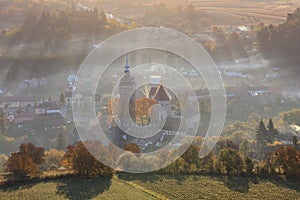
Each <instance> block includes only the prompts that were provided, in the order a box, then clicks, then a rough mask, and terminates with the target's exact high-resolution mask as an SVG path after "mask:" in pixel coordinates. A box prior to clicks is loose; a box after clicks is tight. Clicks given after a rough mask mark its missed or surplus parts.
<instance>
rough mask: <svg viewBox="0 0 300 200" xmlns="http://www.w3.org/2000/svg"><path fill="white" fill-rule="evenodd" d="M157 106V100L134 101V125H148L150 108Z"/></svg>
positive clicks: (142, 99)
mask: <svg viewBox="0 0 300 200" xmlns="http://www.w3.org/2000/svg"><path fill="white" fill-rule="evenodd" d="M154 104H157V100H155V99H150V98H141V99H138V100H136V101H135V117H136V123H137V124H140V125H148V124H150V115H149V114H150V109H151V106H153V105H154Z"/></svg>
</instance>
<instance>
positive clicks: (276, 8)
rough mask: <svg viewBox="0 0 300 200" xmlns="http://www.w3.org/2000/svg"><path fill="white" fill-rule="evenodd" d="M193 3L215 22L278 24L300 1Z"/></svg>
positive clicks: (202, 0) (233, 0)
mask: <svg viewBox="0 0 300 200" xmlns="http://www.w3.org/2000/svg"><path fill="white" fill-rule="evenodd" d="M190 2H191V4H192V5H193V6H194V7H195V8H197V9H201V10H204V11H205V12H206V13H207V14H208V16H209V18H210V19H211V20H212V21H213V22H216V23H214V24H220V25H224V24H232V25H237V24H243V25H245V24H257V23H258V22H264V23H265V24H270V23H272V24H278V23H281V22H283V21H285V19H286V15H287V13H292V12H294V10H295V9H296V8H297V7H298V6H299V3H296V2H293V1H290V2H287V1H271V2H270V1H241V0H227V1H219V0H214V1H205V0H192V1H190Z"/></svg>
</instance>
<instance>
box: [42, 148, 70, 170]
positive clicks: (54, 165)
mask: <svg viewBox="0 0 300 200" xmlns="http://www.w3.org/2000/svg"><path fill="white" fill-rule="evenodd" d="M64 155H65V152H64V151H58V150H56V149H50V150H49V151H46V152H45V162H43V164H42V168H43V169H45V170H56V169H58V168H59V167H60V166H61V162H62V161H63V158H64Z"/></svg>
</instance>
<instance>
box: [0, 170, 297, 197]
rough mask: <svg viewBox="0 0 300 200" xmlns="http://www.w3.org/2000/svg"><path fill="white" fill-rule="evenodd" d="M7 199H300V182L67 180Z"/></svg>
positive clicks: (10, 193) (12, 191)
mask: <svg viewBox="0 0 300 200" xmlns="http://www.w3.org/2000/svg"><path fill="white" fill-rule="evenodd" d="M2 199H3V200H4V199H5V200H6V199H22V200H23V199H24V200H31V199H39V200H40V199H55V200H56V199H57V200H60V199H113V200H115V199H116V200H122V199H129V200H131V199H138V200H143V199H184V200H186V199H264V200H268V199H277V200H281V199H287V200H288V199H289V200H290V199H293V200H297V199H300V181H292V180H281V179H258V178H245V177H231V178H226V177H225V176H201V175H190V176H184V175H177V176H170V175H161V176H160V175H153V174H144V175H129V174H119V175H118V178H117V177H116V176H115V177H113V178H112V179H104V178H97V179H80V178H66V179H60V180H51V181H43V182H37V183H28V184H21V185H17V186H12V187H5V188H0V200H2Z"/></svg>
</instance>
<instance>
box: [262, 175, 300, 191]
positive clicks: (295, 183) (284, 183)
mask: <svg viewBox="0 0 300 200" xmlns="http://www.w3.org/2000/svg"><path fill="white" fill-rule="evenodd" d="M266 180H267V181H270V182H271V183H273V184H275V185H277V186H278V187H286V188H289V189H292V190H296V191H297V192H300V179H299V178H294V179H286V177H284V176H282V177H279V176H278V177H274V178H269V179H266Z"/></svg>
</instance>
